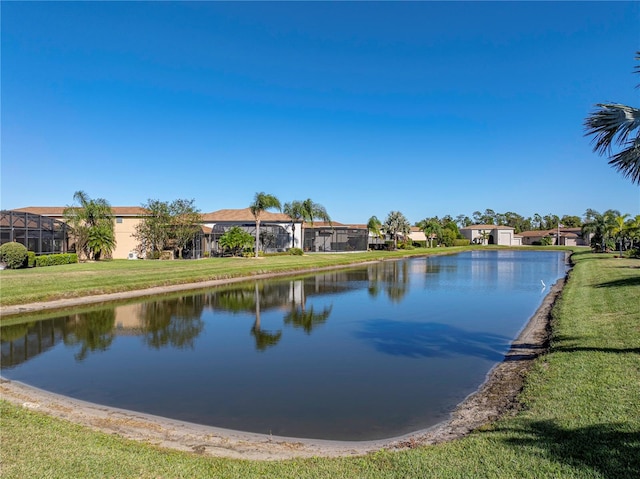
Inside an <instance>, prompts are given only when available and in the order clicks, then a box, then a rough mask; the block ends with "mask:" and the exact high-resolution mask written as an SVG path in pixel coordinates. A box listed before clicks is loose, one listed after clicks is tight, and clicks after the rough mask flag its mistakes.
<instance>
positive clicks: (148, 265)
mask: <svg viewBox="0 0 640 479" xmlns="http://www.w3.org/2000/svg"><path fill="white" fill-rule="evenodd" d="M463 249H465V248H446V249H445V248H439V249H424V248H422V249H415V250H406V251H404V250H399V251H377V252H376V251H371V252H362V253H348V254H311V255H304V256H267V257H264V258H259V259H254V258H210V259H203V260H196V261H181V260H176V261H142V260H140V261H127V260H113V261H99V262H95V263H79V264H69V265H62V266H49V267H46V268H30V269H18V270H3V271H0V306H9V305H15V304H25V303H30V302H36V301H48V300H53V299H62V298H74V297H79V296H86V295H91V294H104V293H117V292H121V291H131V290H136V289H143V288H149V287H153V286H166V285H175V284H186V283H196V282H199V281H209V280H216V279H228V278H235V277H240V276H248V277H251V276H254V275H257V274H262V273H283V272H295V271H302V270H308V269H313V268H324V267H330V266H340V265H344V266H346V265H349V264H353V263H361V262H366V261H375V260H381V259H395V258H401V257H404V256H408V255H419V254H422V255H424V254H438V253H454V252H458V251H461V250H463ZM466 249H469V248H466Z"/></svg>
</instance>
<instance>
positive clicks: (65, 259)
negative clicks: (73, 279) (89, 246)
mask: <svg viewBox="0 0 640 479" xmlns="http://www.w3.org/2000/svg"><path fill="white" fill-rule="evenodd" d="M77 262H78V255H77V254H76V253H61V254H45V255H42V256H36V266H37V267H43V266H60V265H62V264H73V263H77Z"/></svg>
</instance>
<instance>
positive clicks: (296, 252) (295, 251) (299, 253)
mask: <svg viewBox="0 0 640 479" xmlns="http://www.w3.org/2000/svg"><path fill="white" fill-rule="evenodd" d="M287 252H288V253H289V254H290V255H292V256H302V255H303V254H304V251H302V250H301V249H300V248H289V251H287Z"/></svg>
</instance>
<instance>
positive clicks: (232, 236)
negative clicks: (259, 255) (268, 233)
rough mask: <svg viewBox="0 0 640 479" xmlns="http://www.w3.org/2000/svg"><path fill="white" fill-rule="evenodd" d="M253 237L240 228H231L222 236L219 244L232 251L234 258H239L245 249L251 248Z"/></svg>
mask: <svg viewBox="0 0 640 479" xmlns="http://www.w3.org/2000/svg"><path fill="white" fill-rule="evenodd" d="M252 243H253V236H252V235H251V234H249V233H247V232H246V231H245V230H243V229H242V228H240V227H239V226H233V227H231V228H229V229H228V230H227V231H225V233H224V234H223V235H222V236H220V239H219V240H218V244H219V245H220V246H221V247H222V248H225V249H228V250H230V251H231V254H232V255H234V256H239V255H240V254H241V253H242V251H243V250H244V249H245V248H249V247H251V244H252Z"/></svg>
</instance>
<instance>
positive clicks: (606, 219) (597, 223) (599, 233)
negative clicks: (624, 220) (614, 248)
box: [582, 209, 620, 253]
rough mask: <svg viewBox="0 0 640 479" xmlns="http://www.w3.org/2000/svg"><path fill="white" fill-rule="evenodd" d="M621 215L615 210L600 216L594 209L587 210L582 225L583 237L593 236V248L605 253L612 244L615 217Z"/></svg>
mask: <svg viewBox="0 0 640 479" xmlns="http://www.w3.org/2000/svg"><path fill="white" fill-rule="evenodd" d="M619 215H620V213H619V212H617V211H614V210H607V211H605V212H604V213H602V214H600V213H598V212H597V211H594V210H592V209H589V210H587V212H586V214H585V222H584V224H583V225H582V235H583V236H584V235H585V233H587V234H590V235H591V247H592V248H593V249H594V250H595V251H596V252H601V253H602V252H605V251H606V250H607V248H608V247H609V243H610V242H611V231H612V230H613V228H614V226H615V223H614V221H615V217H616V216H619Z"/></svg>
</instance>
